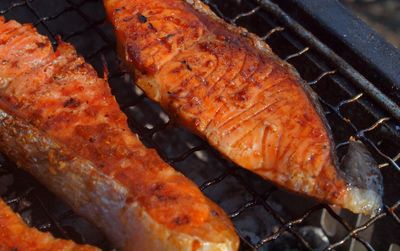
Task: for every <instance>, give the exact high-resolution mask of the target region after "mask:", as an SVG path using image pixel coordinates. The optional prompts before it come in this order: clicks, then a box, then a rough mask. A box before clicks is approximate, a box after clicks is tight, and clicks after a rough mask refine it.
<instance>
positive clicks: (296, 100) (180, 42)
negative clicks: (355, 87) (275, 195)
mask: <svg viewBox="0 0 400 251" xmlns="http://www.w3.org/2000/svg"><path fill="white" fill-rule="evenodd" d="M104 4H105V8H106V11H107V15H108V17H109V20H110V21H111V22H112V24H113V26H114V29H115V33H116V37H117V41H118V47H117V49H118V53H119V54H120V57H121V58H122V60H123V61H125V63H126V65H127V67H128V68H129V70H131V71H132V72H133V74H134V76H135V80H136V83H137V85H138V86H139V87H140V88H141V89H143V90H144V92H145V93H146V94H147V95H148V96H149V97H150V98H151V99H152V100H154V101H157V102H159V103H160V104H161V106H162V107H163V108H164V109H165V110H166V111H167V112H169V114H170V115H171V117H172V118H173V119H175V120H177V121H179V122H180V123H181V124H183V125H184V126H186V127H188V128H189V129H191V130H192V131H193V132H194V133H196V134H198V135H199V136H200V137H202V138H204V139H205V140H207V141H208V142H209V143H210V145H212V146H213V147H215V148H216V149H218V150H219V151H220V152H221V153H222V154H223V155H224V156H225V157H227V158H228V159H230V160H232V161H233V162H235V163H236V164H238V165H239V166H242V167H244V168H246V169H248V170H250V171H252V172H255V173H256V174H258V175H260V176H261V177H263V178H265V179H266V180H269V181H272V182H273V183H275V184H277V185H278V186H280V187H283V188H286V189H288V190H290V191H294V192H296V193H299V194H303V195H308V196H311V197H314V198H316V199H318V200H320V201H324V202H327V203H330V204H335V205H338V206H341V207H343V208H347V209H349V210H351V211H353V212H354V213H363V214H374V213H376V212H377V211H378V210H379V209H380V208H381V207H382V199H381V197H382V193H383V189H382V176H381V173H380V171H379V170H378V167H377V164H376V162H375V161H374V159H373V158H372V156H371V154H370V153H369V152H368V150H367V149H366V147H365V146H364V145H363V144H362V143H361V142H359V141H356V140H353V139H351V140H350V143H349V148H348V153H347V154H346V156H345V158H344V159H343V160H342V161H339V160H338V158H337V157H336V154H335V152H334V149H335V147H334V143H333V140H332V137H331V133H330V129H329V127H328V125H327V123H326V120H325V118H324V115H323V113H322V109H321V108H320V105H319V104H318V100H317V96H316V94H315V93H314V92H313V91H312V90H311V88H310V87H309V86H307V85H306V83H305V82H304V81H303V80H302V79H301V78H300V76H299V74H298V73H297V72H296V70H295V69H294V68H293V67H292V66H291V65H289V64H288V63H287V62H285V61H283V60H281V59H279V58H278V57H277V56H276V55H275V54H274V53H273V52H272V50H271V49H270V47H269V46H268V45H267V44H266V43H265V42H263V41H262V39H260V38H259V37H257V36H256V35H254V34H251V33H249V32H248V31H247V30H245V29H243V28H238V27H236V26H233V25H230V24H228V23H226V22H224V21H223V20H222V19H220V18H218V17H217V16H216V15H215V14H214V13H213V12H212V11H211V10H210V9H209V8H208V6H207V5H205V4H203V3H202V2H201V1H199V0H104Z"/></svg>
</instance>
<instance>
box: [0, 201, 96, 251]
mask: <svg viewBox="0 0 400 251" xmlns="http://www.w3.org/2000/svg"><path fill="white" fill-rule="evenodd" d="M0 250H27V251H43V250H46V251H59V250H63V251H100V249H98V248H95V247H92V246H89V245H78V244H75V243H74V242H72V241H67V240H61V239H56V238H54V237H53V236H52V235H51V234H49V233H42V232H40V231H39V230H36V229H34V228H31V227H29V226H27V225H26V224H25V222H24V221H23V220H22V219H21V217H20V216H19V215H17V214H16V213H14V212H13V211H12V210H11V208H10V207H8V206H7V204H6V203H5V202H4V201H3V200H1V199H0Z"/></svg>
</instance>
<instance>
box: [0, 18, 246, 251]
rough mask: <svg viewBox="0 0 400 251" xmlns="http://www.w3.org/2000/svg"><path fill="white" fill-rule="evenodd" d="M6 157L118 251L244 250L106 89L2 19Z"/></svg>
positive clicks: (92, 74)
mask: <svg viewBox="0 0 400 251" xmlns="http://www.w3.org/2000/svg"><path fill="white" fill-rule="evenodd" d="M0 151H2V152H3V153H5V154H6V155H8V156H9V158H10V159H12V160H13V161H15V162H16V163H17V165H18V166H19V167H21V168H23V169H24V170H26V171H28V172H30V173H31V174H32V175H33V176H35V177H36V178H37V179H38V180H39V181H40V182H41V183H42V184H44V185H45V186H47V188H49V190H51V191H52V192H54V193H55V194H56V195H58V196H59V197H61V198H63V199H64V200H65V201H66V202H67V203H68V204H69V205H70V206H71V207H72V208H73V210H74V211H75V212H77V213H78V214H80V215H82V216H84V217H85V218H87V219H88V220H90V221H91V222H92V223H94V224H95V225H96V226H97V227H99V229H101V230H102V231H103V232H104V233H105V234H106V236H107V237H108V238H109V239H110V241H112V243H113V244H114V245H115V246H116V247H117V248H118V249H119V250H144V251H146V250H219V251H223V250H237V248H238V245H239V240H238V237H237V235H236V232H235V230H234V228H233V225H232V223H231V221H230V220H229V218H228V217H227V216H226V214H225V213H224V212H223V211H222V209H220V208H219V207H218V206H217V205H215V204H214V203H213V202H211V201H210V200H209V199H207V198H206V197H205V196H204V195H203V194H202V193H201V192H200V190H199V189H198V187H197V186H196V185H195V184H194V183H193V182H191V181H190V180H189V179H187V178H186V177H184V176H183V175H182V174H180V173H179V172H177V171H175V170H174V169H173V168H172V167H171V166H169V165H168V164H166V163H165V162H164V161H163V160H162V159H161V158H160V157H159V155H158V154H157V152H156V151H155V150H154V149H149V148H146V147H145V146H144V145H143V144H142V143H141V142H140V140H139V139H138V137H137V135H136V134H134V133H132V132H131V130H130V129H129V127H128V123H127V118H126V116H125V115H124V114H123V113H122V112H121V110H120V109H119V107H118V104H117V102H116V100H115V98H114V97H113V96H112V94H111V91H110V88H109V86H108V83H107V81H106V80H104V79H101V78H99V77H98V76H97V73H96V71H95V70H94V69H93V67H91V66H90V65H89V64H87V63H85V60H84V59H83V58H82V57H80V56H78V55H77V53H76V51H75V49H74V48H73V47H72V46H71V45H69V44H67V43H63V42H61V41H60V42H59V45H58V47H57V49H56V50H54V49H53V48H52V46H51V43H50V41H49V39H48V38H47V37H44V36H42V35H40V34H38V33H37V31H36V29H35V28H33V26H32V25H30V24H25V25H21V24H19V23H18V22H16V21H8V22H6V21H5V20H4V18H0Z"/></svg>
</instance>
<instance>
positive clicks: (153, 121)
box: [0, 0, 400, 250]
mask: <svg viewBox="0 0 400 251" xmlns="http://www.w3.org/2000/svg"><path fill="white" fill-rule="evenodd" d="M205 2H206V3H208V4H209V5H210V6H211V7H212V8H213V10H214V11H215V12H216V13H217V14H219V15H220V16H222V17H223V18H224V19H226V20H227V21H229V22H231V23H235V24H237V25H242V26H245V27H246V28H248V29H249V30H250V31H252V32H255V33H257V34H258V35H260V36H261V37H263V39H265V40H266V41H267V42H268V43H269V44H270V46H271V48H272V49H273V50H274V51H275V53H277V54H278V55H279V56H280V57H281V58H283V59H285V60H287V61H288V62H290V63H291V64H293V65H294V66H295V67H296V68H297V69H298V71H299V72H300V74H301V76H302V77H303V78H304V79H305V80H306V81H308V82H309V84H310V85H311V86H312V88H313V89H314V90H315V91H316V92H317V93H318V95H319V97H320V101H321V103H322V105H323V108H324V110H325V113H326V116H327V118H328V120H329V122H330V125H331V126H332V130H333V134H334V138H335V141H336V143H337V150H338V153H339V154H340V153H342V152H343V151H344V148H345V147H346V145H347V144H348V138H349V137H350V136H355V137H357V138H359V139H361V140H362V141H364V142H365V143H366V144H367V145H368V146H369V148H370V150H371V151H372V152H373V153H374V155H375V157H376V160H377V161H378V162H379V163H381V164H380V167H381V170H382V173H383V176H384V180H385V198H384V202H385V205H386V206H385V210H384V211H383V212H381V213H380V214H379V215H377V216H375V217H374V218H371V219H368V218H365V217H362V216H356V215H353V214H351V213H348V212H346V211H340V210H338V209H333V208H331V207H329V206H327V205H322V204H316V203H315V202H313V201H311V200H309V199H305V198H299V197H298V196H296V195H293V194H290V193H287V192H285V191H282V190H280V189H278V188H276V187H274V186H273V185H271V184H269V183H267V182H265V181H263V180H262V179H260V178H259V177H257V176H255V175H253V174H251V173H249V172H247V171H245V170H242V169H240V168H239V167H237V166H235V165H233V164H232V163H230V162H228V161H226V160H225V159H223V158H222V157H221V156H220V155H219V154H218V153H217V152H216V151H214V150H213V149H212V148H211V147H209V146H208V145H207V144H206V143H204V142H203V141H201V140H200V139H198V138H197V137H195V136H193V135H192V134H190V133H188V132H187V131H185V130H184V129H182V128H177V127H175V125H173V124H172V123H171V122H169V119H168V116H167V115H166V114H165V113H163V112H162V111H161V109H160V108H159V107H158V106H157V105H155V104H153V103H152V102H150V101H149V100H148V99H147V98H146V97H145V96H144V95H143V93H142V92H141V91H140V90H139V89H137V88H135V87H133V85H132V81H131V78H130V77H129V75H128V74H126V73H125V71H124V70H121V69H123V68H122V67H121V64H120V62H119V61H118V59H117V57H116V54H115V51H114V49H113V48H114V42H115V41H114V39H115V38H114V37H113V35H112V28H111V27H110V25H109V24H108V23H107V22H106V21H105V14H104V10H103V7H102V2H101V0H86V1H85V0H81V1H79V0H52V1H45V0H19V1H18V0H17V1H13V0H2V1H0V14H1V15H5V16H6V17H7V18H8V19H16V20H17V21H20V22H31V23H34V25H35V26H37V28H38V29H39V31H40V32H41V33H43V34H46V35H48V36H49V38H50V39H51V40H52V42H53V45H54V46H57V42H56V39H55V38H56V35H58V34H59V35H61V37H62V39H63V40H65V41H67V42H70V43H72V44H74V46H75V47H76V48H77V49H78V51H79V52H80V53H81V54H82V55H84V56H85V58H86V59H87V60H88V61H89V62H90V63H91V64H93V65H94V66H95V68H96V69H97V70H98V72H99V75H102V66H103V62H104V60H105V61H106V62H107V65H108V66H109V68H110V69H109V70H110V85H111V87H112V90H113V93H114V95H116V97H117V100H118V101H119V103H120V105H121V108H122V110H123V111H124V112H125V113H126V114H127V115H128V117H129V120H130V121H129V122H130V125H131V127H132V129H133V130H134V131H135V132H137V133H138V134H139V135H140V138H141V139H142V141H143V142H144V143H145V144H146V145H147V146H148V147H153V148H155V149H157V151H158V152H159V154H160V155H161V156H162V157H163V159H164V160H166V161H167V162H168V163H170V164H172V165H173V166H174V167H175V168H176V169H177V170H179V171H181V172H183V173H184V174H185V175H187V176H188V177H189V178H191V179H192V180H194V181H195V182H196V183H197V184H198V185H199V187H200V188H201V190H202V191H203V192H204V193H205V194H206V195H207V196H209V197H210V198H212V199H213V200H214V201H216V202H217V203H218V204H219V205H221V206H222V207H223V208H224V209H225V210H226V211H227V212H228V213H229V214H230V216H231V218H232V220H233V222H234V223H235V226H236V228H237V230H238V232H239V234H240V236H241V239H242V247H241V248H242V250H333V249H335V250H363V248H364V249H366V250H389V248H391V249H392V250H398V249H396V247H397V248H399V246H398V245H400V243H399V238H398V237H399V236H400V227H399V226H400V194H399V192H398V191H399V189H400V187H399V181H400V168H399V165H400V161H399V159H400V143H399V142H400V123H399V121H398V120H396V119H395V117H396V116H397V115H396V112H398V111H396V110H394V111H393V109H392V108H393V104H392V103H390V102H391V101H390V100H389V102H387V100H386V101H385V100H383V99H382V97H379V95H378V97H377V92H376V90H371V88H373V87H372V86H369V85H368V83H369V82H368V80H366V79H364V78H363V76H362V75H358V73H357V72H352V70H350V72H349V69H350V68H349V65H348V64H347V63H346V62H345V61H343V62H342V61H340V60H341V59H340V58H339V59H338V60H339V61H338V60H332V54H330V53H331V52H330V51H329V49H328V48H325V47H323V48H322V49H323V50H321V46H324V45H323V44H321V43H320V42H319V41H318V40H316V39H315V38H314V37H312V36H311V37H309V36H304V35H309V34H308V33H304V32H307V31H306V30H302V29H299V27H297V26H296V25H297V23H296V22H295V21H293V20H292V19H291V18H290V17H288V16H287V15H286V14H285V13H284V12H282V10H281V9H279V7H277V6H276V5H274V4H272V3H271V2H270V1H265V0H261V1H258V0H248V1H241V0H225V1H224V0H207V1H205ZM300 28H301V27H300ZM326 49H327V50H326ZM343 63H345V65H343ZM378 91H379V90H378ZM378 94H379V93H378ZM0 195H1V196H2V197H3V198H5V199H6V200H7V202H8V203H9V204H10V205H12V206H13V208H14V209H15V210H16V211H18V212H20V213H21V214H22V215H23V217H24V218H25V219H26V220H27V221H28V223H30V224H31V225H34V226H36V227H38V228H39V229H42V230H48V231H52V232H53V233H54V234H55V235H57V236H61V237H64V238H71V239H75V240H76V241H79V242H86V243H92V244H96V245H98V246H100V247H102V248H104V249H105V250H110V249H111V247H110V245H109V244H107V242H106V241H105V239H104V238H103V237H101V235H99V232H98V231H97V230H95V229H94V228H93V227H92V226H91V225H90V224H89V223H87V222H86V221H84V220H83V219H82V218H80V217H78V216H76V215H74V214H73V213H72V212H71V210H69V209H68V207H67V206H66V205H64V204H63V203H62V202H61V201H60V200H59V199H57V198H55V197H54V196H52V195H51V194H50V193H48V192H47V191H46V190H45V189H44V188H42V187H41V186H40V185H39V184H37V183H36V182H35V181H34V180H33V179H32V178H31V177H30V176H29V175H26V174H25V173H23V172H21V171H18V170H16V169H15V168H14V165H13V164H12V163H9V162H8V161H6V160H3V159H2V158H0ZM99 236H100V237H99ZM396 244H397V245H396Z"/></svg>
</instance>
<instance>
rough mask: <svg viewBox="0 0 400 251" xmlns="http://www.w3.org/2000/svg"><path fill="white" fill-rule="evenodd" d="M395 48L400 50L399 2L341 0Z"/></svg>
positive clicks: (395, 0)
mask: <svg viewBox="0 0 400 251" xmlns="http://www.w3.org/2000/svg"><path fill="white" fill-rule="evenodd" d="M341 2H342V3H343V4H345V5H346V6H348V7H350V8H351V9H352V10H353V11H354V12H355V14H356V15H357V16H358V17H360V18H361V19H362V20H364V21H365V22H366V23H368V24H369V25H370V26H371V27H372V28H373V29H374V30H376V31H377V32H378V33H380V34H381V35H382V36H384V37H385V38H386V40H387V41H389V42H390V43H392V44H393V45H394V46H395V47H396V48H400V1H399V0H341Z"/></svg>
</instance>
